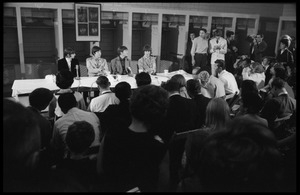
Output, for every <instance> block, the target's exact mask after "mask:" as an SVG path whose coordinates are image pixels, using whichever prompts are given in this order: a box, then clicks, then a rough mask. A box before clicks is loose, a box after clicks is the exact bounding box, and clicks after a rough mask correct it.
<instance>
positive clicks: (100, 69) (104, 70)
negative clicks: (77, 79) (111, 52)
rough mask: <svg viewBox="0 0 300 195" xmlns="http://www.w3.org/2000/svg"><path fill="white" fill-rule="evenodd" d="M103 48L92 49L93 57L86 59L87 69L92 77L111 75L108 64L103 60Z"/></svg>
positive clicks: (95, 47)
mask: <svg viewBox="0 0 300 195" xmlns="http://www.w3.org/2000/svg"><path fill="white" fill-rule="evenodd" d="M101 54H102V53H101V48H100V47H98V46H94V47H93V48H92V57H89V58H87V59H86V67H87V69H88V75H89V76H90V77H94V76H100V75H107V74H108V73H109V70H108V65H107V62H106V60H105V59H104V58H101Z"/></svg>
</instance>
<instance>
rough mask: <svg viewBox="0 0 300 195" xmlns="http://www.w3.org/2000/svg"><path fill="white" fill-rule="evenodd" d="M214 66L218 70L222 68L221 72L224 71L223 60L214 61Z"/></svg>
mask: <svg viewBox="0 0 300 195" xmlns="http://www.w3.org/2000/svg"><path fill="white" fill-rule="evenodd" d="M215 64H217V66H218V68H222V70H225V69H226V66H225V61H224V60H220V59H219V60H216V61H215Z"/></svg>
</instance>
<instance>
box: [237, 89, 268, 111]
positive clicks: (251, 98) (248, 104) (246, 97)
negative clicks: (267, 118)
mask: <svg viewBox="0 0 300 195" xmlns="http://www.w3.org/2000/svg"><path fill="white" fill-rule="evenodd" d="M242 101H243V106H244V108H246V109H247V113H248V114H258V113H259V111H260V110H261V109H262V107H263V99H262V98H261V97H260V96H259V95H258V93H255V92H254V93H253V92H245V93H243V95H242Z"/></svg>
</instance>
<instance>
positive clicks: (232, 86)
mask: <svg viewBox="0 0 300 195" xmlns="http://www.w3.org/2000/svg"><path fill="white" fill-rule="evenodd" d="M218 78H219V79H220V80H221V81H222V82H223V83H224V88H225V93H226V94H227V95H228V94H235V92H238V93H239V91H240V90H239V88H238V85H237V82H236V80H235V78H234V76H233V74H232V73H230V72H228V71H227V70H223V71H222V72H220V73H219V74H218Z"/></svg>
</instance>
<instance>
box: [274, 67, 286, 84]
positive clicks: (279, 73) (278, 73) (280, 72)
mask: <svg viewBox="0 0 300 195" xmlns="http://www.w3.org/2000/svg"><path fill="white" fill-rule="evenodd" d="M274 72H275V77H279V78H281V79H283V80H284V81H286V80H287V77H288V76H287V71H286V69H285V68H284V66H282V65H279V66H277V65H276V66H274Z"/></svg>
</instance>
